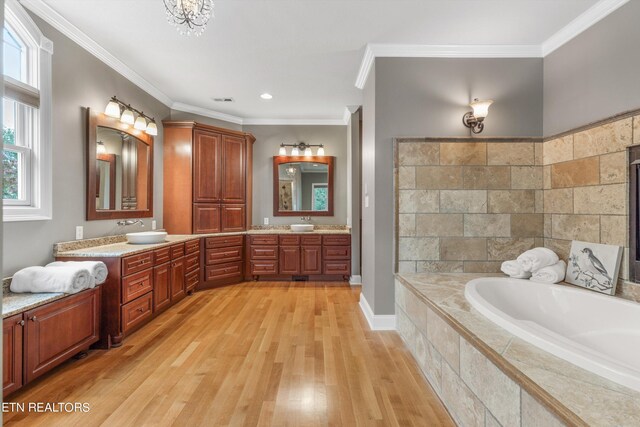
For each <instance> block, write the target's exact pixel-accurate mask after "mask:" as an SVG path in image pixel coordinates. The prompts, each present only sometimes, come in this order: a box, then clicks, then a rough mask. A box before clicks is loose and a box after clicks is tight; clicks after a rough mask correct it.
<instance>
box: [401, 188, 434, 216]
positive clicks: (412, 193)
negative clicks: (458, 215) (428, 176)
mask: <svg viewBox="0 0 640 427" xmlns="http://www.w3.org/2000/svg"><path fill="white" fill-rule="evenodd" d="M399 194H400V195H399V198H400V200H399V212H400V213H430V212H438V206H439V203H440V202H439V200H440V197H439V196H440V194H439V192H438V190H400V191H399Z"/></svg>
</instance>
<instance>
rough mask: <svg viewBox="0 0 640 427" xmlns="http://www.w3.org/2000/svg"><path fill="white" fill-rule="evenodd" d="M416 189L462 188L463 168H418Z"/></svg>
mask: <svg viewBox="0 0 640 427" xmlns="http://www.w3.org/2000/svg"><path fill="white" fill-rule="evenodd" d="M416 188H419V189H425V190H443V189H455V188H462V166H420V167H417V168H416Z"/></svg>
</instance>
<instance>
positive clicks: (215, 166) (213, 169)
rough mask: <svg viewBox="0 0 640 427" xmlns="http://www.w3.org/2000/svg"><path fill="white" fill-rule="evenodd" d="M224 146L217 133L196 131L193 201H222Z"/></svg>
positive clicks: (194, 141) (194, 140)
mask: <svg viewBox="0 0 640 427" xmlns="http://www.w3.org/2000/svg"><path fill="white" fill-rule="evenodd" d="M221 159H222V145H221V136H220V134H217V133H211V132H205V131H200V130H196V131H195V132H194V139H193V201H194V202H196V203H202V202H204V203H212V202H219V201H220V190H221V188H222V182H221V173H220V171H221Z"/></svg>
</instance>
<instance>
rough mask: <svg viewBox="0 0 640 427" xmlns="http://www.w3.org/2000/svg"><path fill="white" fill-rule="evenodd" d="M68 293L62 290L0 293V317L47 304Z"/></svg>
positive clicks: (4, 317)
mask: <svg viewBox="0 0 640 427" xmlns="http://www.w3.org/2000/svg"><path fill="white" fill-rule="evenodd" d="M67 295H68V294H65V293H62V292H47V293H38V294H31V293H23V294H22V293H20V294H16V293H13V292H7V293H4V294H3V295H2V318H3V319H6V318H7V317H10V316H13V315H14V314H19V313H23V312H25V311H27V310H31V309H32V308H36V307H39V306H41V305H44V304H48V303H50V302H52V301H55V300H59V299H61V298H64V297H65V296H67Z"/></svg>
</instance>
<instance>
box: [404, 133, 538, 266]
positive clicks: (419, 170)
mask: <svg viewBox="0 0 640 427" xmlns="http://www.w3.org/2000/svg"><path fill="white" fill-rule="evenodd" d="M396 144H397V145H396V149H397V152H396V174H397V175H396V177H397V179H396V183H397V192H396V193H397V204H398V205H397V211H398V218H397V220H398V221H397V226H398V230H397V231H398V236H399V237H398V239H397V244H398V247H397V255H398V257H397V258H398V270H399V271H400V272H425V271H426V272H446V271H447V272H474V273H476V272H498V271H499V268H500V263H501V262H502V261H504V260H507V259H513V258H515V257H516V256H517V255H519V254H520V253H522V252H523V251H525V250H527V249H530V248H532V247H535V246H537V245H542V237H543V224H544V217H543V191H542V188H543V174H542V144H541V143H534V142H498V141H490V140H483V141H480V142H464V141H448V142H447V141H442V142H440V141H435V142H434V141H432V140H425V139H399V140H397V141H396Z"/></svg>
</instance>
